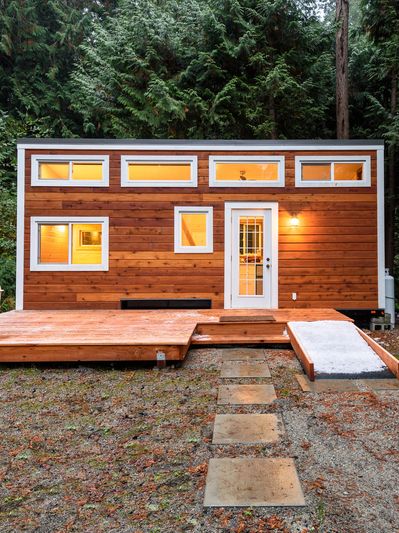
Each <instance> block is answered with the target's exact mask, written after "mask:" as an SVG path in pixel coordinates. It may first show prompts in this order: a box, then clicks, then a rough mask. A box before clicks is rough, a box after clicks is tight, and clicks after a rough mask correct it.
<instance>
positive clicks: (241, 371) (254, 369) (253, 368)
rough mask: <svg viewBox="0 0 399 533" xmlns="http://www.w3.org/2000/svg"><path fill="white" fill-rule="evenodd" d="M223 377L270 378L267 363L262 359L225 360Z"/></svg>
mask: <svg viewBox="0 0 399 533" xmlns="http://www.w3.org/2000/svg"><path fill="white" fill-rule="evenodd" d="M220 377H221V378H270V377H271V375H270V370H269V366H268V364H267V363H264V362H262V361H224V362H223V364H222V370H221V373H220Z"/></svg>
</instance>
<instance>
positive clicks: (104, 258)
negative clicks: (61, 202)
mask: <svg viewBox="0 0 399 533" xmlns="http://www.w3.org/2000/svg"><path fill="white" fill-rule="evenodd" d="M42 223H46V224H101V225H102V248H101V264H98V265H90V264H86V265H73V264H71V263H69V264H58V263H46V264H40V263H39V261H38V257H39V225H40V224H42ZM108 250H109V218H108V217H74V216H69V217H57V216H45V217H44V216H43V217H31V219H30V270H31V272H39V271H40V272H41V271H49V272H91V271H107V270H108V269H109V251H108Z"/></svg>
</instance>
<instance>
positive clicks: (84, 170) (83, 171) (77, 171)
mask: <svg viewBox="0 0 399 533" xmlns="http://www.w3.org/2000/svg"><path fill="white" fill-rule="evenodd" d="M72 179H73V180H87V181H101V180H102V179H103V166H102V163H92V162H90V163H84V162H79V163H72Z"/></svg>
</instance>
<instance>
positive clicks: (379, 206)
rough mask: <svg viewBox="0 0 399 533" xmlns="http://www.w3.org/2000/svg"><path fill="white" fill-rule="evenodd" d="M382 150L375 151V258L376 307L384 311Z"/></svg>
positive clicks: (383, 188)
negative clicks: (376, 280) (376, 265)
mask: <svg viewBox="0 0 399 533" xmlns="http://www.w3.org/2000/svg"><path fill="white" fill-rule="evenodd" d="M384 199H385V187H384V148H381V147H380V149H379V150H377V256H378V307H379V308H381V309H385V213H384Z"/></svg>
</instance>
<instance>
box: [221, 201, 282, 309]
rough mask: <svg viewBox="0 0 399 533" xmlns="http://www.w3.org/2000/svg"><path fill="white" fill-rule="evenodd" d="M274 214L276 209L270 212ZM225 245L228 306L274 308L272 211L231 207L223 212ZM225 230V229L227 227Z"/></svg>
mask: <svg viewBox="0 0 399 533" xmlns="http://www.w3.org/2000/svg"><path fill="white" fill-rule="evenodd" d="M273 211H274V212H276V210H274V209H273ZM226 217H227V218H226V225H230V230H229V231H226V238H229V239H230V241H231V242H230V243H229V242H227V243H226V246H227V250H228V253H227V254H226V260H227V258H228V256H229V259H230V265H228V264H226V273H227V275H228V274H229V272H228V269H229V268H230V276H229V275H228V276H227V277H228V278H229V283H228V284H226V289H227V290H229V292H230V294H229V295H228V298H227V302H226V303H227V304H228V303H229V300H230V305H226V306H225V307H230V308H233V309H239V308H246V309H270V308H272V307H277V305H276V291H273V285H274V284H275V282H276V281H277V278H276V276H275V275H274V273H273V270H274V269H275V268H277V264H275V265H274V264H273V262H274V260H275V261H276V263H277V258H273V257H272V255H273V248H274V247H273V236H274V234H275V231H274V230H275V229H276V228H273V214H272V209H271V208H261V209H258V208H250V209H247V208H245V209H244V208H242V209H240V208H234V207H232V208H231V209H226ZM226 229H227V228H226ZM227 285H229V287H228V286H227Z"/></svg>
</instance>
